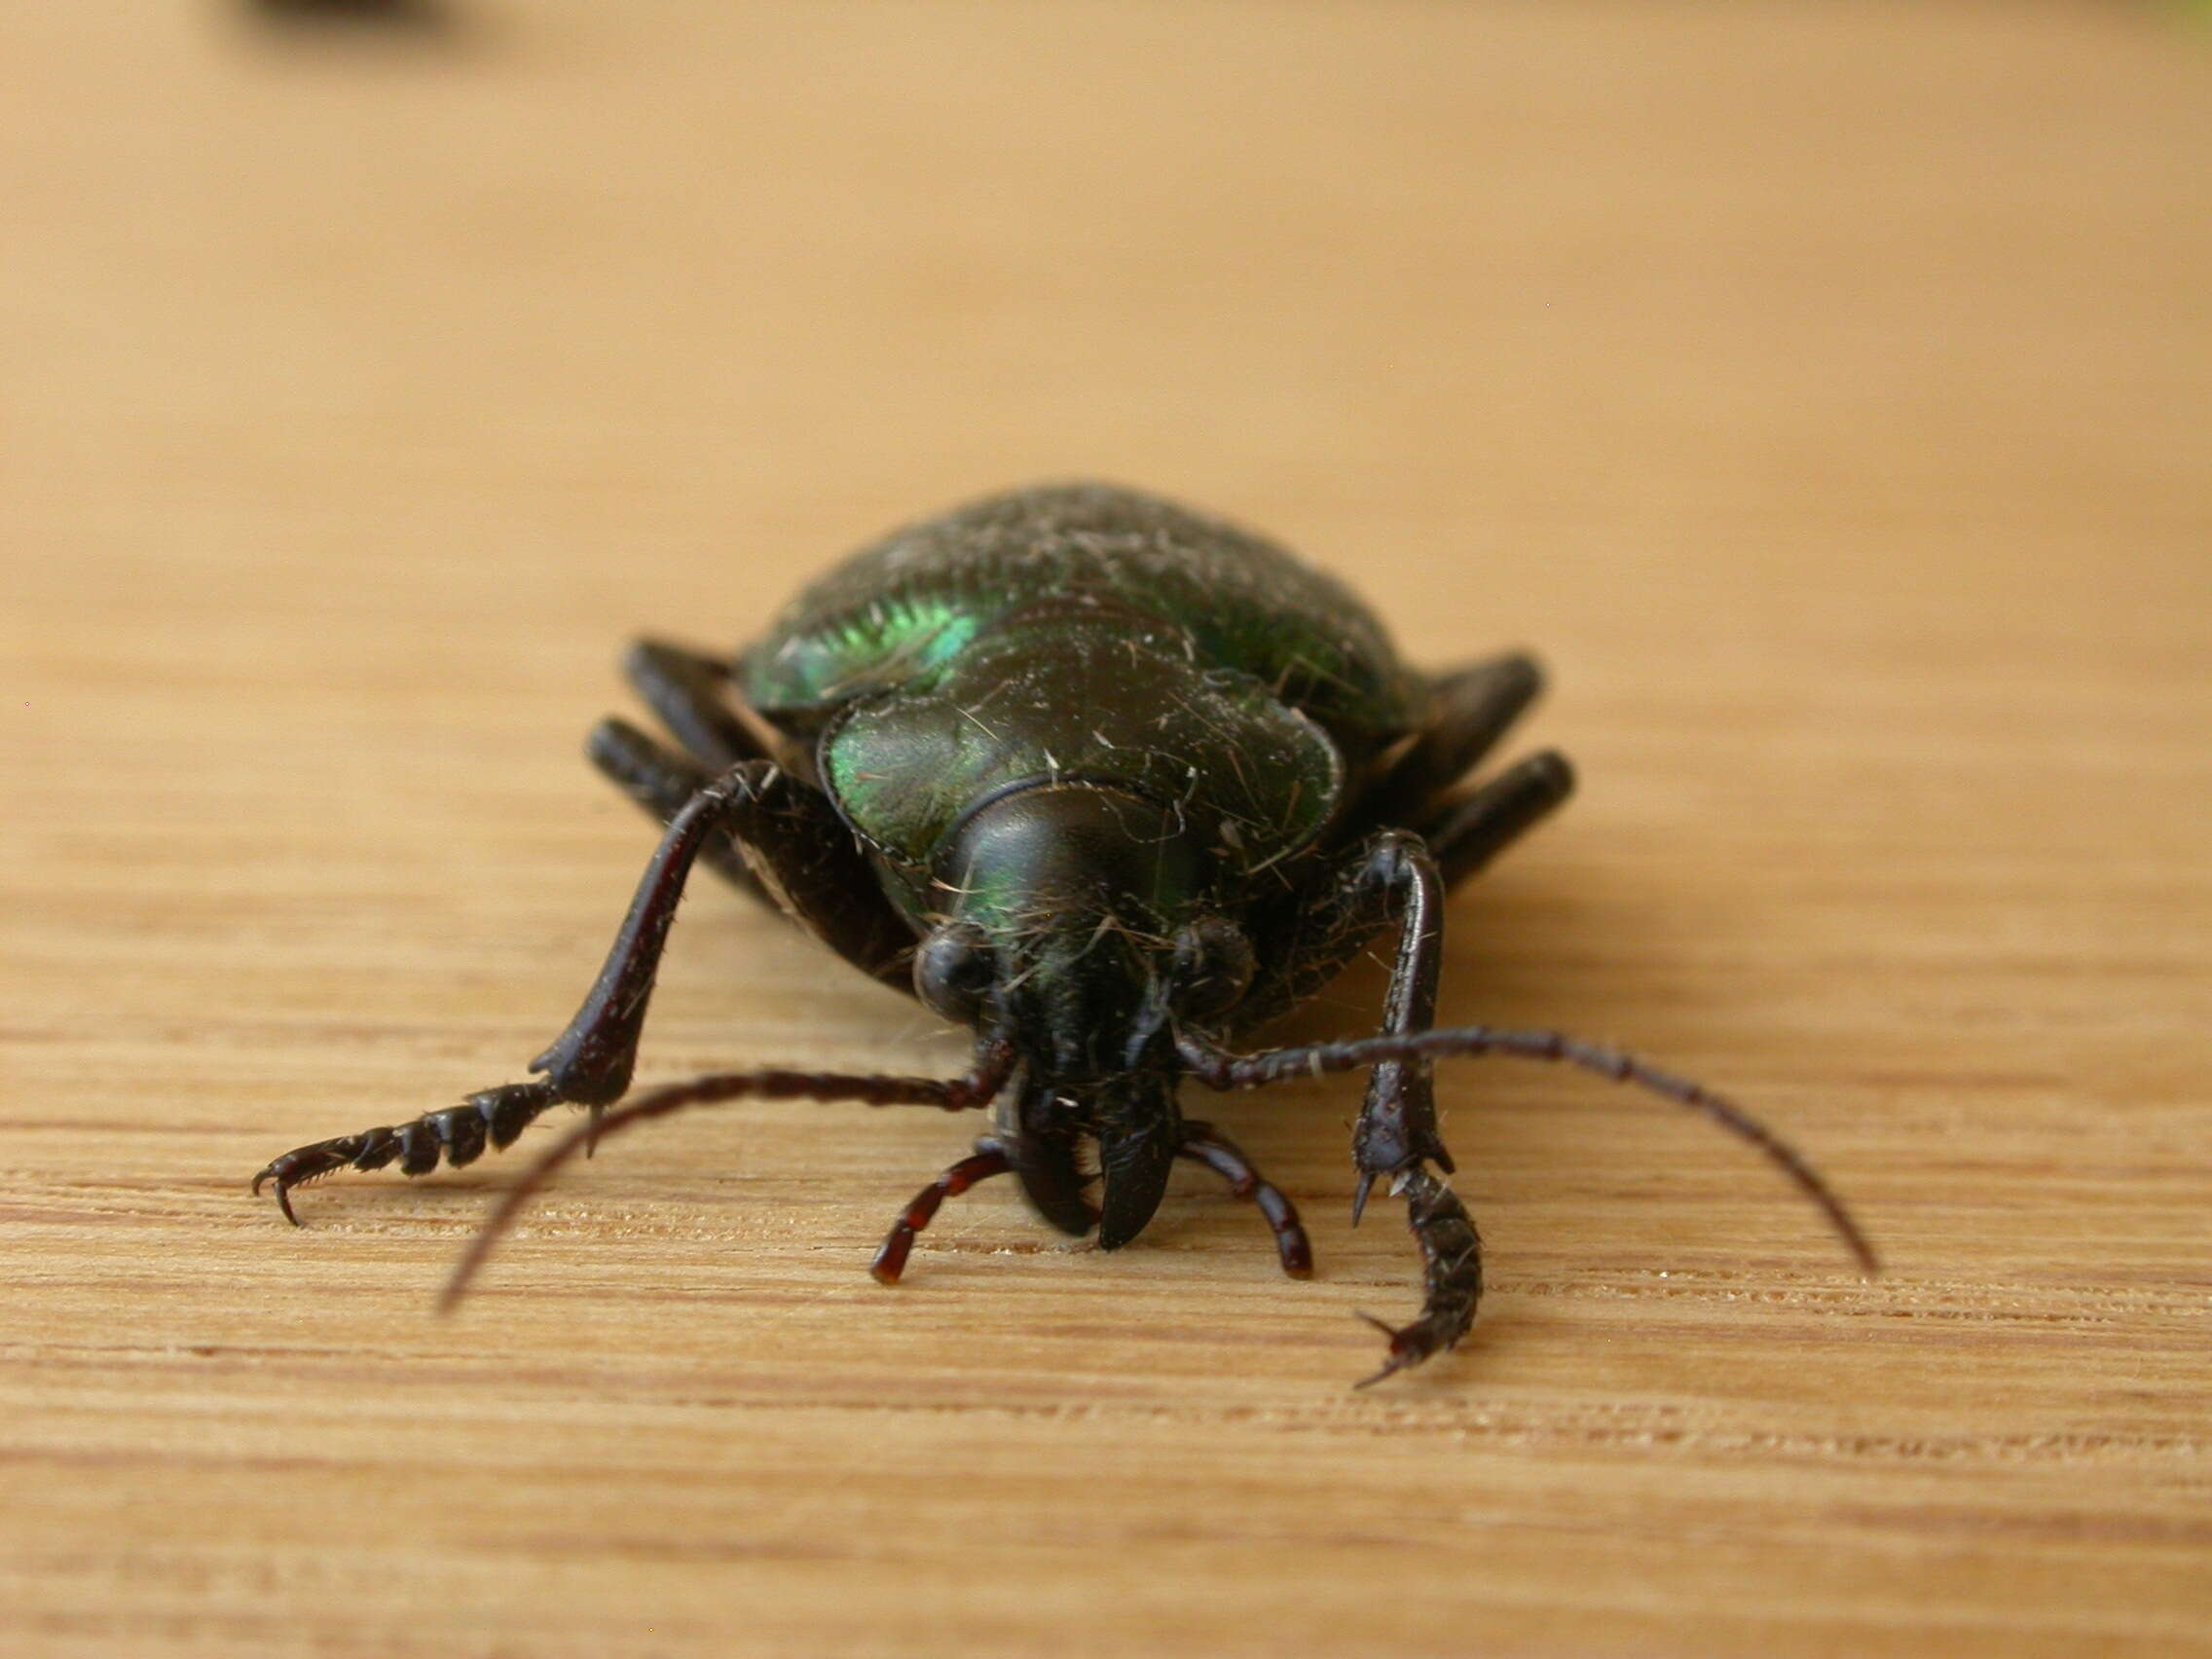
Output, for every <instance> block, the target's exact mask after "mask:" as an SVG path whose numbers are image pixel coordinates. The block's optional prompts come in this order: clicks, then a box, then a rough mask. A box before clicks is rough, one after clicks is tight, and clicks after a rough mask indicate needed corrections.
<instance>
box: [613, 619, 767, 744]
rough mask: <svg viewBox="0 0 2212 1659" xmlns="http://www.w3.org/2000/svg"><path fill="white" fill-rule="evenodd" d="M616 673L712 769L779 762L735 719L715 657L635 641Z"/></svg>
mask: <svg viewBox="0 0 2212 1659" xmlns="http://www.w3.org/2000/svg"><path fill="white" fill-rule="evenodd" d="M622 672H623V674H624V675H626V676H627V677H628V678H629V681H630V683H631V684H632V685H634V686H636V687H637V690H638V695H639V696H641V697H643V698H644V699H645V705H646V707H648V708H649V709H651V710H652V712H653V713H654V714H656V715H658V716H659V717H660V721H661V724H663V725H665V726H666V727H668V729H669V733H670V735H672V736H673V737H674V738H675V739H676V741H677V742H679V743H681V744H682V745H683V747H684V749H685V750H686V751H688V752H689V753H690V754H691V755H692V756H695V757H696V758H697V759H699V760H700V761H701V762H703V763H704V764H705V765H707V766H709V767H711V768H712V769H713V770H715V771H717V772H726V771H727V770H729V768H730V767H732V766H734V765H736V764H737V763H738V762H739V761H740V760H774V759H778V758H780V756H777V755H776V754H775V753H774V752H773V751H772V750H771V749H770V748H769V747H768V745H766V744H765V743H763V742H762V741H761V740H760V738H759V737H758V736H756V734H755V733H754V732H753V731H752V730H751V729H749V728H748V727H747V725H746V724H745V722H744V720H742V719H739V718H738V715H737V712H736V709H735V707H734V706H733V705H734V703H735V701H736V693H735V690H734V688H733V687H732V686H731V684H730V670H729V665H728V664H727V663H725V662H723V661H721V660H720V659H719V658H717V657H711V656H708V655H707V654H706V653H705V652H703V651H694V650H690V649H687V648H686V647H684V646H682V645H670V644H669V643H668V642H667V641H666V640H640V641H639V642H638V643H637V644H636V645H632V646H631V647H630V650H629V654H628V655H626V656H625V657H624V658H623V659H622Z"/></svg>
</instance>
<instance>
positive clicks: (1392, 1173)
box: [1255, 830, 1483, 1381]
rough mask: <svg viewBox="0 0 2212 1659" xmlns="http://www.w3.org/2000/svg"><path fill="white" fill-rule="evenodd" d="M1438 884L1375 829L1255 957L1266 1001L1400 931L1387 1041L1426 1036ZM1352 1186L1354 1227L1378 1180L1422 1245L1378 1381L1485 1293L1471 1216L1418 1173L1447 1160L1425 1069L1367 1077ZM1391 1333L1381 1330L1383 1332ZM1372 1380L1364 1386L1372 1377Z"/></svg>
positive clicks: (1419, 1356) (1417, 852) (1434, 972)
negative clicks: (1408, 1317) (1266, 972)
mask: <svg viewBox="0 0 2212 1659" xmlns="http://www.w3.org/2000/svg"><path fill="white" fill-rule="evenodd" d="M1443 904H1444V880H1443V877H1442V875H1441V874H1440V873H1439V871H1438V868H1437V864H1436V860H1435V858H1434V857H1432V856H1431V854H1430V853H1429V850H1428V847H1427V845H1426V844H1425V843H1424V842H1423V841H1422V840H1421V838H1420V837H1419V835H1416V834H1413V833H1412V832H1411V831H1409V830H1378V831H1376V832H1375V833H1374V834H1372V835H1370V836H1369V837H1368V838H1367V839H1366V840H1365V841H1363V842H1361V843H1360V844H1359V846H1358V847H1357V848H1356V849H1355V850H1354V851H1353V852H1352V853H1351V855H1350V856H1349V857H1348V858H1347V859H1346V861H1345V863H1343V864H1342V865H1340V866H1338V867H1337V868H1336V870H1335V871H1334V872H1333V875H1331V876H1329V877H1327V878H1325V883H1324V885H1322V886H1321V887H1320V888H1319V890H1317V891H1310V892H1308V893H1306V894H1303V895H1300V896H1298V899H1297V907H1296V909H1295V910H1293V911H1292V912H1291V915H1292V918H1293V919H1292V922H1291V932H1290V935H1289V937H1287V938H1285V939H1283V940H1278V941H1274V942H1275V943H1277V944H1278V945H1279V946H1280V949H1279V952H1277V951H1272V950H1270V951H1263V955H1262V959H1263V960H1264V961H1265V960H1270V959H1271V958H1272V959H1273V960H1274V961H1275V962H1276V963H1277V967H1276V968H1275V970H1274V972H1273V974H1272V976H1271V979H1270V982H1269V983H1267V984H1264V985H1260V986H1255V990H1256V991H1258V992H1259V993H1260V994H1261V995H1262V996H1263V997H1270V998H1273V999H1279V1000H1282V1001H1292V1000H1296V999H1299V998H1302V997H1303V996H1305V995H1308V994H1310V991H1311V989H1312V988H1313V987H1314V986H1315V985H1316V984H1317V983H1319V982H1325V981H1326V979H1327V978H1328V977H1332V976H1334V974H1335V973H1336V972H1337V971H1338V970H1339V969H1340V968H1342V967H1343V966H1344V964H1345V963H1346V962H1347V961H1349V960H1350V959H1351V958H1352V957H1353V956H1354V955H1356V954H1357V953H1358V952H1359V951H1361V950H1363V949H1365V948H1366V947H1367V945H1368V944H1369V942H1370V941H1372V940H1374V939H1375V938H1376V936H1377V935H1379V934H1381V933H1383V931H1385V930H1386V929H1387V928H1388V927H1389V926H1390V924H1391V923H1392V922H1393V921H1395V922H1396V923H1397V924H1398V950H1397V958H1396V961H1395V962H1394V964H1393V965H1392V969H1391V974H1390V988H1389V991H1388V993H1387V995H1386V997H1385V999H1384V1004H1383V1034H1384V1035H1385V1036H1393V1037H1397V1036H1406V1035H1409V1034H1411V1033H1413V1032H1417V1031H1425V1030H1427V1029H1428V1028H1429V1027H1430V1026H1431V1025H1432V1024H1434V1023H1435V1018H1436V987H1437V979H1438V976H1439V972H1440V969H1441V966H1442V961H1443V947H1444V940H1443V925H1442V915H1441V912H1442V909H1443ZM1352 1161H1353V1163H1354V1165H1355V1167H1356V1168H1357V1169H1358V1172H1359V1185H1358V1188H1357V1189H1356V1191H1355V1192H1354V1194H1353V1197H1352V1219H1353V1220H1354V1221H1355V1222H1356V1221H1357V1220H1358V1218H1359V1215H1360V1213H1361V1211H1362V1210H1363V1209H1364V1208H1365V1206H1366V1203H1367V1198H1368V1194H1369V1193H1370V1192H1371V1191H1372V1190H1373V1188H1374V1186H1375V1184H1376V1183H1377V1182H1378V1181H1383V1182H1387V1183H1388V1185H1389V1190H1390V1191H1391V1192H1392V1193H1394V1194H1396V1195H1397V1196H1399V1197H1401V1198H1404V1199H1405V1200H1406V1223H1407V1226H1408V1227H1409V1228H1411V1230H1412V1232H1413V1235H1414V1242H1415V1243H1416V1245H1418V1246H1419V1250H1420V1253H1421V1264H1422V1286H1423V1291H1424V1296H1423V1301H1422V1308H1421V1314H1420V1317H1419V1319H1417V1320H1415V1321H1414V1322H1413V1323H1412V1324H1411V1325H1408V1326H1406V1327H1405V1328H1404V1329H1402V1330H1390V1361H1389V1363H1388V1365H1386V1366H1385V1367H1384V1368H1383V1371H1381V1372H1379V1373H1378V1374H1377V1376H1378V1378H1380V1377H1386V1376H1388V1375H1389V1374H1390V1373H1391V1372H1393V1371H1397V1370H1401V1369H1403V1368H1404V1367H1406V1366H1409V1365H1418V1364H1419V1362H1420V1361H1422V1360H1424V1359H1426V1358H1428V1357H1429V1356H1430V1355H1431V1354H1435V1353H1438V1352H1441V1351H1442V1350H1443V1349H1445V1348H1448V1347H1450V1346H1453V1344H1455V1343H1456V1342H1457V1341H1458V1340H1459V1339H1460V1338H1461V1337H1463V1336H1465V1335H1466V1333H1467V1329H1468V1327H1469V1326H1470V1325H1471V1324H1472V1323H1473V1322H1474V1317H1475V1305H1476V1303H1477V1302H1478V1301H1480V1300H1481V1297H1482V1288H1483V1272H1482V1240H1481V1238H1480V1236H1479V1235H1477V1234H1476V1232H1475V1224H1474V1221H1473V1219H1472V1218H1471V1217H1470V1216H1469V1215H1468V1214H1467V1209H1466V1206H1465V1205H1464V1204H1462V1203H1461V1202H1460V1201H1459V1199H1458V1198H1456V1196H1455V1195H1454V1194H1453V1192H1452V1190H1451V1189H1450V1188H1449V1187H1447V1186H1446V1185H1445V1184H1444V1182H1443V1181H1441V1180H1440V1179H1438V1178H1437V1176H1436V1175H1435V1174H1433V1173H1431V1172H1430V1170H1429V1169H1428V1168H1427V1167H1426V1166H1427V1165H1428V1164H1431V1163H1433V1164H1435V1165H1437V1167H1438V1168H1441V1169H1442V1170H1444V1171H1445V1172H1446V1173H1447V1174H1449V1173H1450V1172H1451V1171H1452V1169H1453V1162H1452V1155H1451V1153H1450V1152H1449V1151H1447V1150H1446V1148H1445V1145H1444V1141H1443V1138H1442V1137H1441V1136H1440V1135H1439V1134H1438V1133H1437V1129H1436V1096H1435V1085H1434V1082H1433V1080H1432V1078H1431V1075H1430V1062H1429V1061H1427V1060H1425V1059H1420V1060H1386V1061H1383V1063H1382V1064H1380V1065H1378V1066H1376V1067H1375V1069H1374V1071H1373V1072H1372V1073H1371V1074H1370V1076H1369V1078H1368V1085H1367V1099H1366V1101H1365V1103H1364V1104H1363V1105H1362V1106H1361V1108H1360V1113H1359V1121H1358V1123H1357V1124H1356V1125H1355V1126H1354V1128H1353V1130H1352ZM1385 1329H1388V1327H1385ZM1374 1380H1375V1379H1370V1381H1374Z"/></svg>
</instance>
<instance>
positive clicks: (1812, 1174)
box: [1175, 1025, 1882, 1278]
mask: <svg viewBox="0 0 2212 1659" xmlns="http://www.w3.org/2000/svg"><path fill="white" fill-rule="evenodd" d="M1175 1047H1176V1051H1177V1052H1178V1053H1179V1054H1181V1056H1182V1058H1183V1063H1184V1064H1185V1065H1186V1066H1188V1067H1189V1068H1190V1072H1191V1075H1192V1076H1193V1077H1195V1078H1197V1079H1198V1081H1199V1082H1200V1083H1203V1084H1205V1085H1206V1086H1207V1087H1208V1088H1219V1089H1242V1088H1266V1087H1267V1086H1268V1085H1269V1084H1272V1083H1281V1082H1284V1081H1285V1080H1287V1079H1289V1078H1294V1077H1322V1076H1326V1075H1328V1074H1329V1073H1332V1072H1347V1071H1359V1070H1361V1069H1363V1068H1365V1067H1367V1066H1373V1065H1380V1064H1382V1063H1383V1062H1384V1061H1388V1060H1425V1059H1441V1058H1444V1057H1445V1056H1447V1055H1454V1054H1507V1055H1510V1056H1512V1057H1513V1058H1515V1059H1523V1060H1550V1061H1554V1062H1556V1063H1558V1064H1562V1065H1570V1066H1579V1067H1581V1068H1582V1069H1583V1070H1584V1071H1594V1072H1596V1073H1597V1074H1598V1075H1599V1076H1601V1077H1608V1078H1611V1079H1612V1080H1613V1081H1614V1082H1615V1083H1633V1084H1635V1085H1637V1086H1638V1087H1639V1088H1644V1089H1648V1090H1649V1091H1650V1092H1651V1093H1653V1094H1657V1095H1660V1096H1662V1097H1664V1098H1666V1099H1668V1100H1672V1101H1675V1102H1676V1103H1677V1104H1678V1105H1682V1106H1687V1107H1689V1108H1690V1109H1691V1110H1692V1111H1694V1112H1701V1113H1703V1114H1704V1115H1705V1116H1706V1117H1707V1118H1709V1119H1711V1120H1712V1121H1713V1122H1714V1123H1715V1124H1719V1125H1720V1126H1721V1127H1722V1128H1724V1129H1726V1130H1727V1131H1728V1132H1729V1133H1730V1134H1732V1135H1735V1136H1736V1137H1737V1138H1738V1139H1740V1140H1746V1141H1749V1142H1751V1145H1753V1146H1755V1147H1757V1148H1758V1149H1759V1151H1760V1152H1762V1153H1764V1154H1765V1155H1766V1158H1767V1161H1769V1162H1771V1163H1773V1164H1774V1165H1775V1166H1776V1167H1777V1168H1779V1169H1780V1170H1781V1171H1782V1172H1783V1173H1784V1174H1785V1175H1787V1176H1788V1177H1789V1179H1790V1180H1791V1181H1792V1182H1794V1183H1795V1184H1796V1186H1797V1189H1798V1191H1800V1192H1802V1193H1803V1194H1804V1195H1805V1196H1806V1197H1807V1198H1811V1199H1812V1200H1813V1202H1814V1203H1816V1204H1818V1205H1819V1206H1820V1208H1821V1212H1822V1213H1823V1214H1824V1215H1825V1216H1826V1217H1827V1220H1828V1225H1829V1226H1830V1227H1832V1228H1833V1229H1834V1230H1835V1232H1836V1235H1837V1236H1838V1237H1840V1238H1841V1239H1842V1240H1843V1242H1844V1246H1845V1248H1847V1249H1848V1250H1850V1252H1851V1254H1852V1256H1853V1258H1854V1259H1855V1260H1857V1262H1858V1263H1859V1269H1860V1271H1861V1272H1863V1273H1864V1274H1865V1275H1866V1276H1867V1277H1869V1278H1872V1277H1874V1276H1875V1275H1877V1274H1878V1273H1880V1272H1881V1271H1882V1265H1881V1259H1880V1258H1879V1257H1877V1256H1876V1255H1875V1254H1874V1246H1873V1245H1872V1244H1871V1243H1869V1242H1868V1241H1867V1238H1866V1235H1865V1234H1864V1233H1862V1232H1861V1231H1860V1227H1859V1223H1858V1222H1857V1221H1855V1220H1853V1219H1852V1215H1851V1211H1850V1210H1849V1209H1847V1208H1846V1207H1845V1206H1844V1202H1843V1200H1842V1199H1841V1198H1838V1197H1836V1195H1835V1192H1834V1190H1833V1189H1832V1188H1830V1187H1829V1186H1828V1184H1827V1182H1825V1180H1823V1179H1822V1178H1821V1175H1820V1172H1819V1171H1818V1170H1816V1169H1815V1168H1814V1167H1813V1166H1812V1165H1811V1164H1810V1163H1808V1162H1806V1161H1805V1159H1804V1156H1803V1155H1802V1154H1801V1153H1799V1152H1798V1151H1797V1149H1796V1148H1795V1147H1792V1146H1791V1145H1790V1144H1789V1143H1788V1141H1786V1140H1784V1139H1783V1138H1782V1137H1781V1136H1780V1135H1778V1134H1776V1133H1775V1132H1774V1131H1773V1130H1772V1129H1770V1128H1768V1127H1767V1126H1766V1125H1765V1124H1762V1123H1760V1122H1759V1121H1758V1119H1756V1118H1754V1117H1752V1116H1751V1113H1749V1112H1747V1111H1745V1110H1744V1109H1743V1108H1742V1107H1741V1106H1738V1105H1736V1104H1735V1103H1734V1102H1732V1101H1728V1100H1724V1099H1722V1098H1721V1097H1720V1096H1719V1095H1717V1094H1715V1093H1714V1092H1713V1091H1712V1090H1711V1089H1710V1088H1706V1087H1705V1086H1704V1085H1703V1084H1698V1083H1693V1082H1691V1081H1690V1080H1689V1079H1688V1078H1686V1077H1677V1076H1676V1075H1675V1074H1674V1073H1673V1072H1667V1071H1661V1070H1660V1069H1659V1068H1658V1067H1657V1066H1653V1065H1646V1064H1645V1063H1644V1062H1643V1061H1641V1060H1640V1059H1638V1058H1637V1057H1636V1056H1635V1055H1633V1054H1624V1053H1622V1052H1621V1051H1619V1050H1617V1049H1607V1048H1604V1047H1601V1046H1600V1045H1598V1044H1596V1043H1585V1042H1583V1041H1582V1040H1581V1039H1580V1038H1578V1037H1569V1036H1567V1034H1566V1033H1565V1032H1562V1031H1507V1030H1502V1029H1500V1028H1498V1027H1496V1026H1490V1025H1460V1026H1454V1027H1451V1028H1448V1029H1445V1030H1439V1031H1420V1032H1414V1033H1411V1034H1408V1035H1404V1036H1394V1037H1367V1038H1361V1039H1359V1040H1357V1041H1354V1042H1346V1043H1311V1044H1306V1045H1303V1046H1301V1047H1298V1048H1293V1049H1270V1050H1267V1051H1263V1052H1261V1053H1257V1054H1233V1053H1231V1052H1229V1051H1227V1050H1225V1049H1219V1048H1216V1047H1215V1046H1214V1045H1213V1044H1211V1043H1208V1042H1206V1041H1205V1040H1204V1039H1203V1038H1200V1037H1197V1036H1194V1035H1192V1034H1191V1033H1189V1032H1180V1033H1178V1034H1177V1036H1176V1040H1175Z"/></svg>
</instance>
